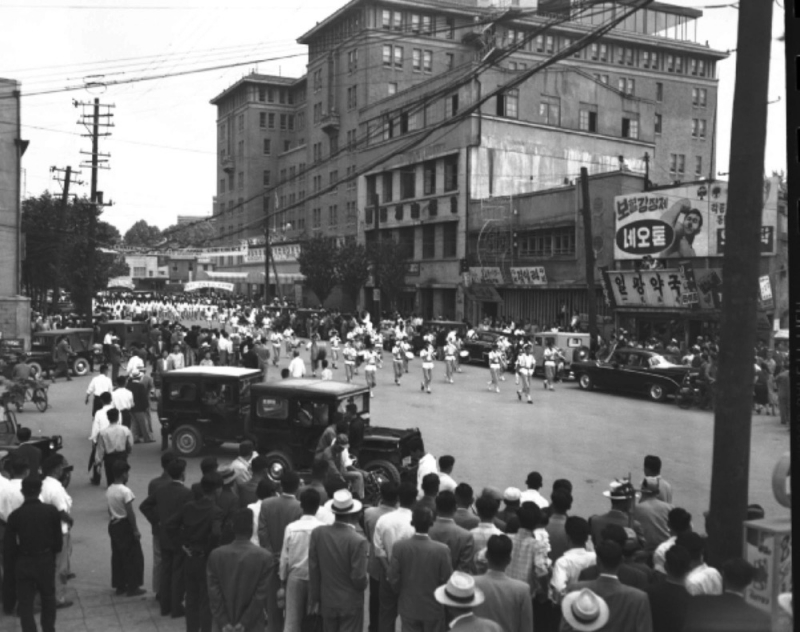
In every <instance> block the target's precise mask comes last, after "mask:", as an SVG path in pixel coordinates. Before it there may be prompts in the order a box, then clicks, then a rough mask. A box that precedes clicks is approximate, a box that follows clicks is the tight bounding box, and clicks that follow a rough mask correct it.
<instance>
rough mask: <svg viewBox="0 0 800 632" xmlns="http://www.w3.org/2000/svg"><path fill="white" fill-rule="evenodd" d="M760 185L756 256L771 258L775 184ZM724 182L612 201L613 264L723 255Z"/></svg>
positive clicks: (725, 206) (775, 209)
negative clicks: (761, 203)
mask: <svg viewBox="0 0 800 632" xmlns="http://www.w3.org/2000/svg"><path fill="white" fill-rule="evenodd" d="M775 180H776V178H769V179H767V180H766V181H765V182H766V183H765V194H764V206H763V208H762V228H761V253H762V254H774V253H775V230H776V224H777V204H778V193H777V191H778V188H779V180H778V181H775ZM727 211H728V184H727V182H719V181H714V182H708V183H702V184H694V185H683V186H676V187H671V188H669V189H661V190H658V191H649V192H646V193H645V192H642V193H637V194H629V195H621V196H617V197H615V198H614V221H615V231H616V234H615V238H614V258H615V259H618V260H619V259H641V258H642V257H644V256H645V255H650V256H652V257H653V258H655V259H691V258H695V257H719V256H722V255H723V254H724V252H725V216H726V214H727Z"/></svg>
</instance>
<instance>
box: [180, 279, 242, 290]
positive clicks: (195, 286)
mask: <svg viewBox="0 0 800 632" xmlns="http://www.w3.org/2000/svg"><path fill="white" fill-rule="evenodd" d="M206 288H209V289H212V290H224V291H225V292H233V283H224V282H223V281H189V283H186V284H184V286H183V290H184V292H194V291H196V290H202V289H206Z"/></svg>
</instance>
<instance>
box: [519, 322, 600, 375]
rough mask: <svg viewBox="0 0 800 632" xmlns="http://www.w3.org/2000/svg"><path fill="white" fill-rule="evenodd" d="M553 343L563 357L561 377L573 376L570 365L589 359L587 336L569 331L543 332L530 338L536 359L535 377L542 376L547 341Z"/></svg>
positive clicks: (588, 339)
mask: <svg viewBox="0 0 800 632" xmlns="http://www.w3.org/2000/svg"><path fill="white" fill-rule="evenodd" d="M551 340H552V341H553V346H554V347H556V348H558V349H560V350H561V355H563V356H564V367H563V369H562V373H561V375H562V376H563V377H569V376H571V375H574V371H573V369H572V365H573V363H574V362H576V361H579V360H588V359H589V353H590V352H589V345H590V338H589V334H584V333H575V332H569V331H544V332H539V333H536V334H534V335H533V336H532V342H533V357H534V358H536V368H535V369H534V373H535V374H536V375H539V374H542V375H543V374H544V350H545V347H547V343H548V342H549V341H551Z"/></svg>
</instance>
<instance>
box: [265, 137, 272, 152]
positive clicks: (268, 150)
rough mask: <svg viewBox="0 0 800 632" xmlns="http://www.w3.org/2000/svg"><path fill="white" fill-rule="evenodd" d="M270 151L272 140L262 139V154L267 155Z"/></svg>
mask: <svg viewBox="0 0 800 632" xmlns="http://www.w3.org/2000/svg"><path fill="white" fill-rule="evenodd" d="M271 153H272V140H271V139H269V138H265V139H264V155H265V156H269V155H270V154H271Z"/></svg>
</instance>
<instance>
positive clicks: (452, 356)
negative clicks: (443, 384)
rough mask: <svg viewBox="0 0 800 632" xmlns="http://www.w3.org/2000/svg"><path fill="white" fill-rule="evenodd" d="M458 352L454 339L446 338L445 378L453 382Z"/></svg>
mask: <svg viewBox="0 0 800 632" xmlns="http://www.w3.org/2000/svg"><path fill="white" fill-rule="evenodd" d="M457 354H458V349H457V348H456V345H455V340H453V339H448V340H447V343H446V344H445V345H444V368H445V379H446V380H447V381H448V382H450V384H452V383H453V374H454V373H455V372H456V356H457Z"/></svg>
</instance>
